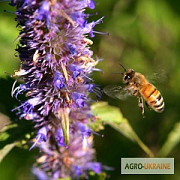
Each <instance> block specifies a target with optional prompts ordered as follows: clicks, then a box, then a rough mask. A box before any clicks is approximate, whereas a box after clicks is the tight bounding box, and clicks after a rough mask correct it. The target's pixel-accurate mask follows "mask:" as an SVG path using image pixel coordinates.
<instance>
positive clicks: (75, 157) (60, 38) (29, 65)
mask: <svg viewBox="0 0 180 180" xmlns="http://www.w3.org/2000/svg"><path fill="white" fill-rule="evenodd" d="M10 4H11V5H12V6H16V8H17V10H16V21H17V23H18V26H19V27H20V28H21V31H20V34H19V37H20V40H19V43H18V46H17V48H16V51H17V52H18V53H19V58H20V60H21V68H20V69H19V71H17V72H15V74H14V76H17V78H18V79H21V80H22V81H23V82H24V84H23V83H22V84H20V85H19V86H17V87H15V85H14V86H13V88H12V95H14V96H15V97H16V98H17V97H18V95H19V94H23V95H25V96H26V101H24V102H22V103H21V105H19V106H18V107H16V108H15V109H14V110H18V113H17V114H18V115H19V117H20V118H24V119H26V120H31V121H33V123H34V125H35V128H36V129H37V130H36V134H35V138H34V139H35V141H34V140H32V142H33V145H32V146H31V148H30V149H32V148H33V147H35V146H36V147H38V148H39V149H40V150H41V157H40V158H39V159H38V160H37V164H36V166H35V167H34V168H33V173H34V174H35V175H36V176H37V177H38V179H44V180H45V179H52V180H54V179H58V178H65V177H68V176H70V177H72V178H79V176H84V177H85V178H87V177H88V172H89V171H94V172H95V173H100V172H101V170H102V168H101V165H100V163H95V162H94V155H95V151H94V149H93V148H92V136H91V134H92V133H95V132H93V131H92V130H91V129H90V128H89V127H88V121H89V119H90V118H93V115H92V114H91V112H90V99H89V97H88V96H89V94H90V93H95V94H98V90H97V88H96V86H95V85H94V84H92V79H91V78H90V77H89V76H90V74H91V73H92V72H93V71H99V69H96V68H95V65H96V64H97V63H98V62H99V60H94V59H93V58H92V56H93V52H92V51H91V50H90V47H89V46H90V45H92V44H93V42H92V41H91V40H90V39H88V38H87V37H88V35H89V36H90V37H94V33H96V31H94V27H95V25H97V24H99V23H102V18H101V19H99V20H97V21H93V22H88V17H89V14H86V13H85V8H87V7H88V8H90V9H94V7H95V4H94V1H93V0H71V1H69V0H52V1H50V0H39V1H37V0H12V1H11V3H10ZM18 98H19V97H18Z"/></svg>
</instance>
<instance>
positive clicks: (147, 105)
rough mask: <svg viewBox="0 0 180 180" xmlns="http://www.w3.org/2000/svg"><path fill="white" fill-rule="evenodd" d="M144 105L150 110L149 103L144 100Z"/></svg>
mask: <svg viewBox="0 0 180 180" xmlns="http://www.w3.org/2000/svg"><path fill="white" fill-rule="evenodd" d="M145 105H146V107H147V108H149V109H150V110H151V108H150V106H149V104H148V103H147V102H146V101H145Z"/></svg>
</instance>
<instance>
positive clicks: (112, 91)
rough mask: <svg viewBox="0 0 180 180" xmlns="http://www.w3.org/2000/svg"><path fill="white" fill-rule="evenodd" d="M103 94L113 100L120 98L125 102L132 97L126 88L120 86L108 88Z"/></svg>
mask: <svg viewBox="0 0 180 180" xmlns="http://www.w3.org/2000/svg"><path fill="white" fill-rule="evenodd" d="M103 92H104V93H105V94H106V95H108V96H110V97H112V98H118V99H121V100H125V99H126V98H127V97H128V96H130V94H129V92H128V91H127V89H126V88H123V87H121V86H118V85H114V86H106V87H105V88H104V89H103Z"/></svg>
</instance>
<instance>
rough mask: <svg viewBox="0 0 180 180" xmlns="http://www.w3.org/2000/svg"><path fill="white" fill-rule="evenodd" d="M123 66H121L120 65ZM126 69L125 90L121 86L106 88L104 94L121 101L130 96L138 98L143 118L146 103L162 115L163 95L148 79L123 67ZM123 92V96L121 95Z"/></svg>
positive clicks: (124, 74) (124, 75) (124, 77)
mask: <svg viewBox="0 0 180 180" xmlns="http://www.w3.org/2000/svg"><path fill="white" fill-rule="evenodd" d="M120 65H121V64H120ZM121 67H122V68H123V69H124V73H121V74H122V75H123V83H124V84H125V88H124V89H123V88H122V87H120V86H117V87H113V88H109V87H106V88H104V92H105V93H106V94H107V95H110V93H112V94H111V95H110V96H111V97H112V96H115V97H117V98H119V99H122V98H123V97H125V96H127V94H128V95H132V96H136V97H137V98H138V106H139V107H140V109H141V113H142V116H143V118H144V103H143V100H144V101H145V104H146V106H147V107H150V108H151V109H153V110H154V111H156V112H158V113H161V112H163V110H164V100H163V97H162V96H161V93H160V92H159V91H158V90H157V89H156V87H155V86H154V85H152V84H151V83H150V82H149V81H148V80H147V79H146V77H145V76H144V75H143V74H141V73H139V72H136V71H134V70H133V69H126V68H124V66H122V65H121ZM120 92H121V94H120ZM126 93H127V94H126Z"/></svg>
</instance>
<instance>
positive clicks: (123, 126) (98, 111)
mask: <svg viewBox="0 0 180 180" xmlns="http://www.w3.org/2000/svg"><path fill="white" fill-rule="evenodd" d="M91 110H92V112H93V114H94V115H96V116H98V117H99V118H100V119H101V120H102V121H103V122H104V123H106V124H108V125H110V126H111V127H113V128H114V129H116V130H117V131H119V132H120V133H121V134H123V135H124V136H126V137H127V138H128V139H130V140H132V141H135V142H137V143H138V145H139V146H140V147H141V148H142V149H143V151H144V152H146V154H147V155H148V156H149V157H154V154H153V153H152V152H151V150H150V149H149V148H148V147H147V146H146V145H145V144H144V143H143V142H142V141H141V139H140V138H139V137H138V136H137V134H136V133H135V131H134V130H133V128H132V127H131V125H130V124H129V122H128V120H127V119H126V118H124V117H123V115H122V113H121V111H120V109H119V108H117V107H114V106H110V105H108V103H107V102H98V103H95V104H93V105H92V106H91Z"/></svg>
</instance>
